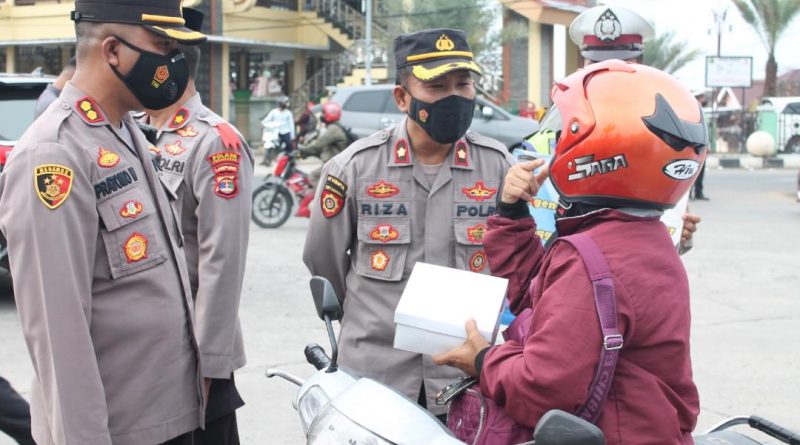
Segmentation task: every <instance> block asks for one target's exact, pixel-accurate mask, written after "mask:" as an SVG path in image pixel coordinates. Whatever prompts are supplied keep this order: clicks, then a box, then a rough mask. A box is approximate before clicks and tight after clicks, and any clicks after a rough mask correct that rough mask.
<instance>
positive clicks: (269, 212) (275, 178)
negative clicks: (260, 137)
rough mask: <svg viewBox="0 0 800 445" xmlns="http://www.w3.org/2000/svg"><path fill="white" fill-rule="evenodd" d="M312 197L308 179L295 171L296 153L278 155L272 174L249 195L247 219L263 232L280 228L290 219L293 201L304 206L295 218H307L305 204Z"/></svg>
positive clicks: (312, 191)
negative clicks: (250, 209)
mask: <svg viewBox="0 0 800 445" xmlns="http://www.w3.org/2000/svg"><path fill="white" fill-rule="evenodd" d="M313 196H314V186H313V185H312V184H311V181H310V180H309V178H308V175H307V174H305V173H304V172H302V171H300V170H298V169H297V151H292V152H290V153H289V154H285V153H282V154H281V155H280V156H278V160H277V163H276V164H275V169H274V170H273V172H272V173H271V174H269V175H267V176H266V177H265V178H264V182H262V183H261V185H260V186H258V187H257V188H256V189H255V190H254V191H253V211H252V214H251V218H252V219H253V222H255V223H256V224H257V225H258V226H259V227H262V228H265V229H274V228H276V227H280V226H282V225H283V224H284V223H285V222H286V221H287V220H288V219H289V216H291V214H292V208H293V207H294V203H295V201H298V202H299V203H301V204H306V205H305V206H302V208H301V209H300V210H299V211H298V213H297V215H296V216H300V217H306V218H308V217H309V216H311V213H310V211H309V209H308V207H307V204H308V202H309V201H310V198H312V197H313Z"/></svg>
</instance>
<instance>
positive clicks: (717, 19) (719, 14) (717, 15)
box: [711, 5, 728, 153]
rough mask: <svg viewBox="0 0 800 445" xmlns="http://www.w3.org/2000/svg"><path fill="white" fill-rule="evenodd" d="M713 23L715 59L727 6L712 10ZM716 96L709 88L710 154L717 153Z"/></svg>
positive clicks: (719, 50)
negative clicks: (714, 28) (715, 27)
mask: <svg viewBox="0 0 800 445" xmlns="http://www.w3.org/2000/svg"><path fill="white" fill-rule="evenodd" d="M713 13H714V23H715V24H716V25H717V57H719V56H721V55H722V27H723V26H724V25H725V16H727V15H728V6H727V5H726V6H725V7H724V8H723V9H722V10H721V11H719V10H716V9H714V10H713ZM717 95H718V90H717V88H716V87H713V88H711V152H712V153H715V152H716V151H717Z"/></svg>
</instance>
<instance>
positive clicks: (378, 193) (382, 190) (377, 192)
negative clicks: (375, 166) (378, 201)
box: [367, 179, 400, 198]
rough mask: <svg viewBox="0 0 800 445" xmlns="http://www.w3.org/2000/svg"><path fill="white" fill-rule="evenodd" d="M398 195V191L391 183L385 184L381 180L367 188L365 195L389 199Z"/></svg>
mask: <svg viewBox="0 0 800 445" xmlns="http://www.w3.org/2000/svg"><path fill="white" fill-rule="evenodd" d="M398 193H400V189H399V188H397V186H396V185H394V184H392V183H391V182H386V181H384V180H383V179H381V180H380V181H378V182H376V183H375V184H372V185H370V186H367V194H368V195H369V196H372V197H373V198H391V197H392V196H396V195H397V194H398Z"/></svg>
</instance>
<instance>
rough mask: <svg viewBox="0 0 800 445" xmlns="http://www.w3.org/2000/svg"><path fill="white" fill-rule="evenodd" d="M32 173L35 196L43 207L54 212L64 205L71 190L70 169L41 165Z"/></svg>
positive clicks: (54, 165) (60, 166)
mask: <svg viewBox="0 0 800 445" xmlns="http://www.w3.org/2000/svg"><path fill="white" fill-rule="evenodd" d="M33 171H34V174H33V181H34V184H33V185H34V187H35V188H36V195H37V196H38V197H39V200H40V201H42V203H43V204H44V205H45V207H47V208H48V209H50V210H55V209H57V208H58V207H59V206H60V205H61V204H64V201H66V200H67V197H68V196H69V192H70V191H71V190H72V177H73V173H72V169H70V168H68V167H64V166H63V165H56V164H43V165H39V166H37V167H36V168H34V170H33Z"/></svg>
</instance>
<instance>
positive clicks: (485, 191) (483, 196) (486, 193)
mask: <svg viewBox="0 0 800 445" xmlns="http://www.w3.org/2000/svg"><path fill="white" fill-rule="evenodd" d="M461 192H462V193H464V195H465V196H466V197H467V198H469V199H472V200H474V201H478V202H483V201H486V200H489V199H492V197H493V196H494V195H495V194H496V193H497V189H496V188H490V187H486V184H484V183H483V181H478V182H476V183H475V185H474V186H472V187H464V188H462V189H461Z"/></svg>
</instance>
